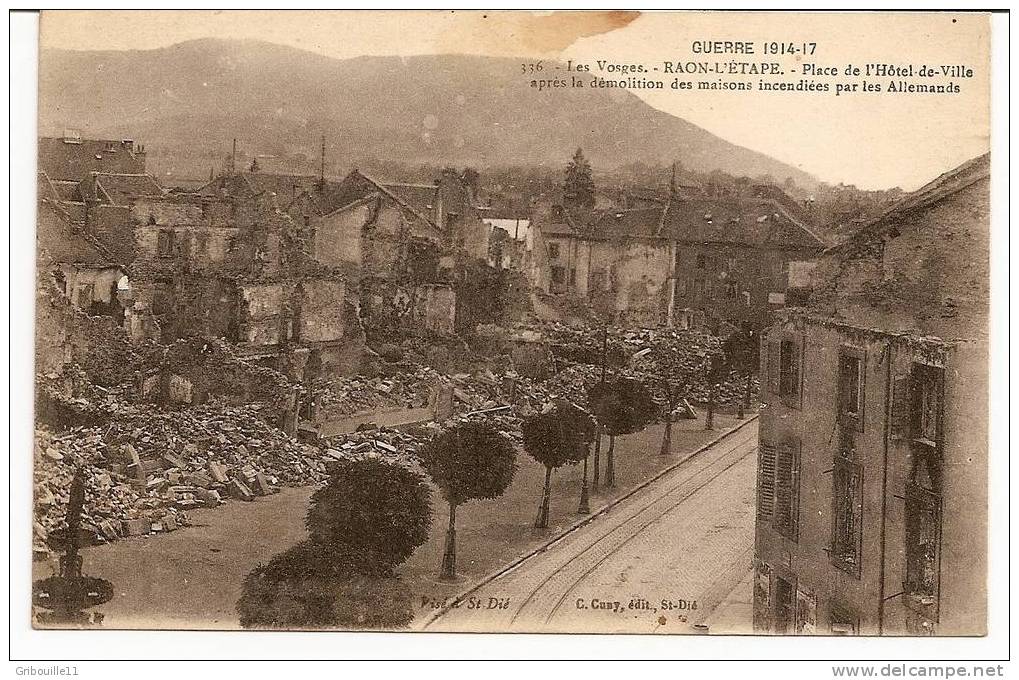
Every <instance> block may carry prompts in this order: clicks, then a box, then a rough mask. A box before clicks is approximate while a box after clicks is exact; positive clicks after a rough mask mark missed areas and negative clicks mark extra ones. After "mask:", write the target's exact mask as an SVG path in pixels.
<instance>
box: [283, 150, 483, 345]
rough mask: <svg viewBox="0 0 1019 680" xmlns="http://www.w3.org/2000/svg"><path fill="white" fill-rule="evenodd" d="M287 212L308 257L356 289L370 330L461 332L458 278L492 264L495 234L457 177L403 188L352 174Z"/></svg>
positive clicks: (447, 175)
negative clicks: (469, 268)
mask: <svg viewBox="0 0 1019 680" xmlns="http://www.w3.org/2000/svg"><path fill="white" fill-rule="evenodd" d="M286 211H287V213H288V214H289V215H290V217H291V218H292V219H293V220H294V221H295V222H297V223H298V224H301V225H303V229H304V234H305V239H306V243H307V246H308V253H309V255H310V257H312V258H313V259H315V260H316V261H318V262H321V263H322V264H324V265H327V266H330V267H334V268H336V269H337V270H339V271H342V272H343V273H344V274H345V275H346V276H347V278H348V280H349V281H350V282H351V285H352V286H356V287H357V294H356V299H357V301H358V304H359V308H360V314H361V317H362V319H363V320H364V323H365V325H366V327H368V328H370V329H375V330H385V329H391V330H398V331H401V332H416V331H418V330H424V331H427V332H436V333H450V332H453V331H454V330H458V328H457V325H456V324H457V319H458V314H459V313H460V312H459V310H458V306H457V295H456V292H455V286H456V272H457V271H458V270H459V269H461V268H462V267H464V266H465V265H466V264H467V263H468V262H471V261H477V260H482V261H484V260H487V259H488V253H489V243H488V234H489V227H488V225H486V224H485V223H484V222H483V221H482V220H481V217H480V215H479V213H478V211H477V209H476V207H475V197H474V195H473V191H472V189H471V187H470V186H469V185H468V184H467V183H466V182H464V181H463V179H462V178H461V177H459V176H457V175H456V174H455V173H454V172H452V171H444V172H443V173H442V176H441V177H440V179H439V180H438V181H436V182H435V183H434V184H405V183H391V182H381V181H379V180H376V179H374V178H372V177H370V176H368V175H366V174H364V173H362V172H360V171H358V170H354V171H352V172H351V173H350V174H349V175H347V177H345V178H344V179H343V181H342V182H340V183H339V184H338V185H336V186H324V187H323V186H315V187H312V188H310V189H308V190H306V191H304V192H303V193H301V194H300V195H298V196H297V198H296V199H295V200H294V201H292V202H291V203H290V204H289V205H288V206H287V207H286Z"/></svg>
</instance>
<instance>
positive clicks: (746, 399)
mask: <svg viewBox="0 0 1019 680" xmlns="http://www.w3.org/2000/svg"><path fill="white" fill-rule="evenodd" d="M753 389H754V374H753V373H750V372H747V391H746V394H744V395H743V408H744V409H745V410H747V411H749V410H750V397H751V393H752V392H753Z"/></svg>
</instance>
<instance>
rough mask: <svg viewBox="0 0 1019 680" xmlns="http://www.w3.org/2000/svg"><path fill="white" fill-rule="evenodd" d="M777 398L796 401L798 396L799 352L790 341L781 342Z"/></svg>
mask: <svg viewBox="0 0 1019 680" xmlns="http://www.w3.org/2000/svg"><path fill="white" fill-rule="evenodd" d="M778 393H779V396H780V397H782V399H783V400H789V401H796V400H798V399H799V395H800V352H799V348H798V347H797V346H796V343H795V342H793V341H792V340H783V341H782V346H781V355H780V357H779V388H778Z"/></svg>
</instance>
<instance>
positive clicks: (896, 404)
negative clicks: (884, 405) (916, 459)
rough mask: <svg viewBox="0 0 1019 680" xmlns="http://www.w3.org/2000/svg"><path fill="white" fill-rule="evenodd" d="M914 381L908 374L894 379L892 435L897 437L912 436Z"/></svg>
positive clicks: (906, 437)
mask: <svg viewBox="0 0 1019 680" xmlns="http://www.w3.org/2000/svg"><path fill="white" fill-rule="evenodd" d="M912 383H913V381H912V379H911V378H910V376H908V375H897V376H895V377H894V378H893V379H892V437H894V438H895V439H909V437H910V436H912V422H911V420H912V407H913V404H912V386H913V385H912Z"/></svg>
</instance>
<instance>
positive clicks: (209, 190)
mask: <svg viewBox="0 0 1019 680" xmlns="http://www.w3.org/2000/svg"><path fill="white" fill-rule="evenodd" d="M320 181H321V180H320V178H319V176H318V175H292V174H283V173H271V172H234V173H231V174H227V175H221V176H219V177H216V178H215V179H213V180H212V181H210V182H208V183H206V184H205V185H204V186H202V187H201V188H199V189H198V190H197V191H196V193H199V194H202V195H205V196H216V197H219V198H250V197H251V196H255V195H257V194H261V193H272V194H276V195H277V196H278V197H279V198H280V199H281V203H289V202H291V201H292V200H293V199H296V198H297V196H298V195H300V194H302V193H304V192H306V191H309V190H313V189H316V188H317V187H318V185H319V183H320ZM326 185H327V186H329V185H332V186H336V183H335V182H330V181H328V180H327V181H326Z"/></svg>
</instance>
